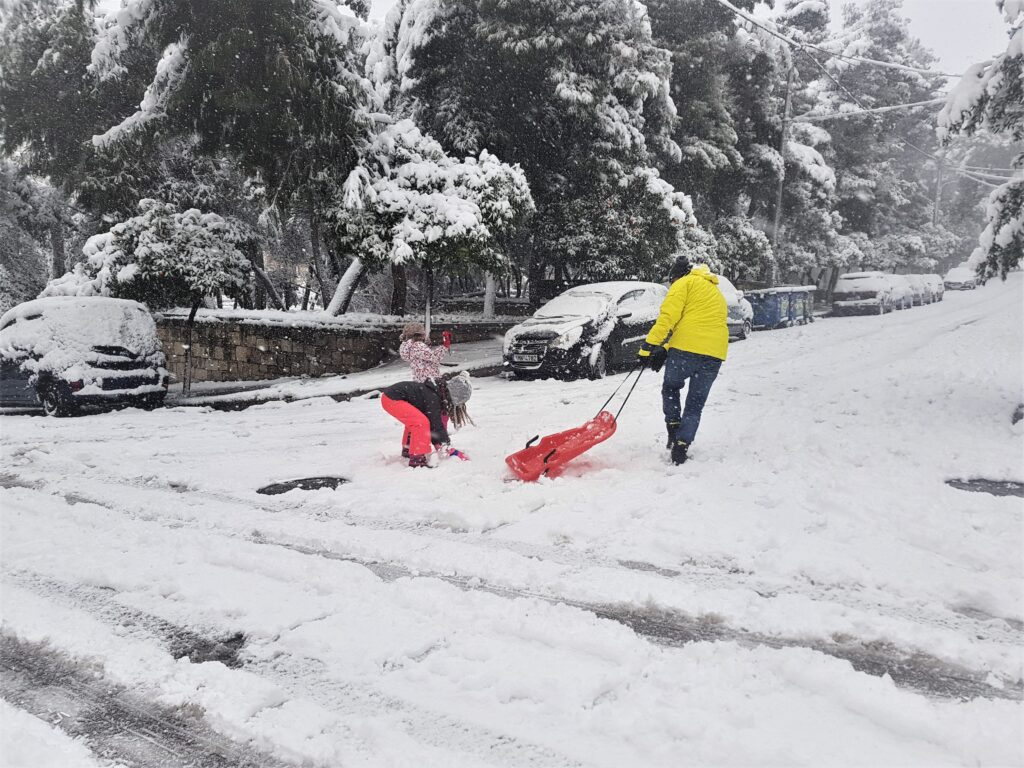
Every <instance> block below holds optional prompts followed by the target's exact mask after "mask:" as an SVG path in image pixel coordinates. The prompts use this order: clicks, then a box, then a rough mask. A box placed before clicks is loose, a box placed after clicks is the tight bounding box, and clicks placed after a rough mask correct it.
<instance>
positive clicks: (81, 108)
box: [0, 0, 128, 277]
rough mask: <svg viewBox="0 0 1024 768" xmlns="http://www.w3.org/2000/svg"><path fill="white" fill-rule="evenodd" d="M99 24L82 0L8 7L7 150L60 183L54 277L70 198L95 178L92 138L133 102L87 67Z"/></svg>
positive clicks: (52, 220) (52, 226)
mask: <svg viewBox="0 0 1024 768" xmlns="http://www.w3.org/2000/svg"><path fill="white" fill-rule="evenodd" d="M93 35H94V30H93V24H92V18H91V16H90V15H89V11H87V10H86V9H85V8H83V4H82V3H75V2H73V1H72V0H40V1H39V2H32V3H9V4H2V5H0V154H3V155H4V156H5V157H7V158H8V159H11V160H13V161H14V162H16V164H17V165H18V167H19V169H20V173H21V174H22V175H34V176H36V177H39V178H41V179H45V180H47V181H48V183H49V185H51V187H52V190H53V191H52V194H50V195H49V201H50V203H51V205H50V209H49V213H48V222H49V223H48V228H49V232H48V234H47V239H48V241H49V243H48V247H49V248H50V273H51V274H50V276H51V277H57V276H59V275H61V274H63V273H64V271H65V269H66V258H65V253H66V251H65V245H66V241H67V239H68V229H69V225H70V224H71V219H72V217H71V213H70V210H69V207H70V205H69V203H70V202H71V201H72V199H73V198H76V197H77V193H78V190H79V187H80V186H81V184H82V183H83V182H84V181H85V180H87V179H88V175H89V170H88V167H87V166H88V164H89V161H90V156H91V152H90V149H89V146H88V139H89V137H90V136H91V135H92V133H93V132H94V131H95V130H96V129H98V128H99V127H100V126H103V125H105V124H108V121H109V120H110V119H111V114H112V111H114V110H117V109H118V108H119V107H120V106H121V105H123V104H126V103H128V102H126V98H127V95H126V92H125V90H124V89H123V88H120V87H118V86H115V85H111V84H105V85H101V84H99V83H97V82H96V81H95V79H94V78H92V77H90V76H89V75H88V73H87V72H86V67H87V64H88V62H89V55H90V51H91V50H92V45H93Z"/></svg>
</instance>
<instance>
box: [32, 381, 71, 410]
mask: <svg viewBox="0 0 1024 768" xmlns="http://www.w3.org/2000/svg"><path fill="white" fill-rule="evenodd" d="M39 402H40V403H41V404H42V406H43V413H45V414H46V415H47V416H70V415H71V414H72V413H74V412H75V404H74V403H73V402H71V401H70V399H69V398H68V397H65V396H64V395H63V394H62V393H61V391H60V388H59V387H58V386H57V385H56V384H44V385H43V386H42V387H41V388H40V390H39Z"/></svg>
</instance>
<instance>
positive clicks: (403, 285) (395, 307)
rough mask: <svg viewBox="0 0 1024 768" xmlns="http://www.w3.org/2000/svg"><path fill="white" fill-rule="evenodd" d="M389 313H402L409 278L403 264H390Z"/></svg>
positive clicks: (407, 291)
mask: <svg viewBox="0 0 1024 768" xmlns="http://www.w3.org/2000/svg"><path fill="white" fill-rule="evenodd" d="M391 280H392V283H393V285H392V287H391V314H392V315H404V314H405V302H406V297H407V296H408V293H409V278H408V275H406V272H405V265H404V264H392V265H391Z"/></svg>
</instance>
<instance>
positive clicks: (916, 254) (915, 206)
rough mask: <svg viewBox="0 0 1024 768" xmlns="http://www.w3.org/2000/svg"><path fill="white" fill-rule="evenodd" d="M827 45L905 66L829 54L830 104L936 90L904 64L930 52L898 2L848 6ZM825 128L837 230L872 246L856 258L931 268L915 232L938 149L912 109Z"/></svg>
mask: <svg viewBox="0 0 1024 768" xmlns="http://www.w3.org/2000/svg"><path fill="white" fill-rule="evenodd" d="M830 47H833V48H834V50H836V51H837V52H839V53H844V54H847V55H854V54H855V55H858V56H863V57H866V58H870V59H875V60H880V61H886V62H890V63H893V64H898V65H903V66H905V67H908V69H896V68H887V67H878V66H874V65H871V64H869V63H859V62H854V63H851V62H849V61H848V60H846V59H838V58H837V59H830V61H829V65H828V66H829V68H830V71H831V74H832V77H833V78H834V80H835V82H833V81H832V80H831V79H828V78H823V80H822V84H821V90H822V92H823V94H824V96H825V99H826V101H827V102H828V103H830V104H831V106H832V107H833V108H839V107H840V106H844V105H845V106H848V107H849V108H852V109H860V108H861V107H862V106H863V107H868V108H870V107H876V106H886V105H893V104H903V103H908V102H919V101H926V100H929V99H932V98H934V97H935V95H936V93H937V92H938V87H939V82H938V80H937V78H935V77H928V76H925V75H922V74H920V73H918V72H916V71H911V69H909V68H923V67H927V66H928V65H929V64H931V63H932V62H933V61H934V57H933V56H932V55H931V54H930V53H929V52H928V51H927V50H925V49H924V48H923V47H922V46H921V44H920V43H919V41H918V40H917V39H916V38H914V37H912V36H911V35H910V33H909V30H908V24H907V20H906V19H905V18H904V17H903V16H902V0H869V2H868V3H866V4H865V5H864V6H854V5H848V6H847V7H846V8H845V17H844V27H843V32H842V35H841V36H840V37H839V38H838V39H837V40H835V41H833V42H832V43H830ZM829 127H830V131H831V133H832V147H833V149H834V152H835V167H836V170H837V172H838V174H837V175H838V183H837V195H838V202H837V211H838V213H839V214H840V215H841V217H842V233H843V234H845V235H847V236H849V235H852V234H854V233H863V235H864V236H865V238H861V241H862V242H863V241H864V240H865V239H866V241H868V242H870V243H871V244H872V248H871V249H870V250H869V251H866V252H863V253H862V258H861V259H860V261H863V262H864V264H865V265H870V266H875V267H880V268H891V269H895V268H898V267H901V266H904V267H914V268H930V267H931V266H932V264H931V262H930V258H931V257H930V256H929V255H928V254H925V253H923V251H922V248H921V247H920V234H919V233H920V231H921V229H922V227H924V226H925V224H927V223H928V222H929V221H930V220H931V211H932V194H931V190H930V189H929V188H928V186H927V184H926V182H925V177H924V176H923V175H922V174H921V167H922V165H927V164H928V163H929V162H930V153H932V152H934V151H935V150H936V149H937V146H936V143H935V140H934V136H933V134H932V132H931V131H930V130H928V127H927V125H926V124H925V123H924V122H923V121H921V120H920V118H919V116H917V115H915V114H914V113H913V112H904V111H893V112H886V113H881V114H872V115H864V116H857V117H850V118H847V119H844V120H836V121H833V122H832V123H830V126H829Z"/></svg>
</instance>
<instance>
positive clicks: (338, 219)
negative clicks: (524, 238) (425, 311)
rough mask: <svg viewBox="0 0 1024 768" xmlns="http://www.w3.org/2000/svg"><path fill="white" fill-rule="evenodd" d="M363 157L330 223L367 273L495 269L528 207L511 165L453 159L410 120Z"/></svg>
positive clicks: (490, 159)
mask: <svg viewBox="0 0 1024 768" xmlns="http://www.w3.org/2000/svg"><path fill="white" fill-rule="evenodd" d="M361 155H362V160H361V162H360V164H359V165H358V166H356V168H355V169H354V170H353V171H352V173H351V175H350V176H349V179H348V182H347V184H346V189H345V195H344V198H343V199H342V200H341V201H340V205H339V206H338V208H336V209H335V210H334V211H332V212H331V213H330V214H329V217H328V221H329V225H330V227H331V230H332V235H333V237H334V238H335V239H336V240H337V242H338V243H339V245H340V246H341V248H343V249H344V250H345V252H347V253H350V254H352V255H353V257H354V258H356V259H358V260H359V262H361V264H363V265H366V266H367V267H368V268H371V269H380V268H382V267H383V266H384V265H392V264H397V265H403V266H404V265H417V266H420V267H423V268H425V269H427V270H428V271H434V270H436V271H438V272H445V271H455V270H459V269H464V268H466V267H477V268H481V269H494V268H497V267H499V266H500V264H501V261H502V258H503V257H502V254H501V252H500V250H499V249H498V248H497V245H498V243H499V242H500V241H501V240H502V239H503V238H505V237H507V236H508V235H510V234H511V232H512V230H513V229H514V227H515V226H516V225H517V224H518V223H519V222H520V221H521V220H522V219H523V217H524V216H525V215H526V214H528V213H529V212H530V211H531V210H532V208H533V201H532V199H531V197H530V189H529V186H528V185H527V183H526V177H525V175H524V174H523V172H522V171H521V170H520V169H519V168H518V167H517V166H510V165H507V164H506V163H502V162H501V161H499V160H498V159H497V158H496V157H494V156H493V155H491V154H490V153H489V152H487V150H486V149H485V150H481V151H480V153H479V154H478V155H477V156H475V157H467V158H465V159H463V160H457V159H455V158H452V157H451V156H449V155H448V154H447V153H445V151H444V149H442V147H441V145H440V144H439V143H438V142H437V141H435V140H434V139H432V138H430V137H429V136H425V135H424V134H423V133H422V132H421V131H420V130H419V129H418V128H417V127H416V126H415V125H414V124H413V122H412V120H409V119H406V120H400V121H398V122H396V123H393V124H391V125H388V126H386V127H385V128H383V129H382V130H381V131H380V132H378V133H377V134H376V135H375V136H374V137H373V138H372V139H371V140H370V141H368V142H367V143H366V144H365V145H364V146H363V147H362V150H361ZM396 311H399V313H401V312H402V311H404V307H402V306H399V307H396Z"/></svg>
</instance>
